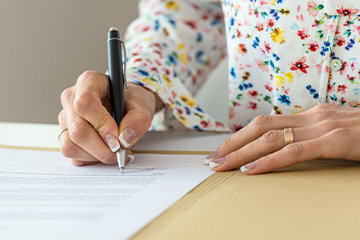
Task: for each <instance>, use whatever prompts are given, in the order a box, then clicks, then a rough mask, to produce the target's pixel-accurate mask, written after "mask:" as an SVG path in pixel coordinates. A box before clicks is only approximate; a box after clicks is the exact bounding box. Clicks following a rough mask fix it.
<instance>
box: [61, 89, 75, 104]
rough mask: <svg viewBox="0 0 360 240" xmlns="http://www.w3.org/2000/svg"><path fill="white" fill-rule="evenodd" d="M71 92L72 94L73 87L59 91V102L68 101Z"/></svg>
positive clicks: (71, 94)
mask: <svg viewBox="0 0 360 240" xmlns="http://www.w3.org/2000/svg"><path fill="white" fill-rule="evenodd" d="M73 94H74V91H73V88H72V87H70V88H67V89H65V90H64V91H63V92H62V93H61V96H60V100H61V102H62V103H67V102H70V99H71V98H72V96H73Z"/></svg>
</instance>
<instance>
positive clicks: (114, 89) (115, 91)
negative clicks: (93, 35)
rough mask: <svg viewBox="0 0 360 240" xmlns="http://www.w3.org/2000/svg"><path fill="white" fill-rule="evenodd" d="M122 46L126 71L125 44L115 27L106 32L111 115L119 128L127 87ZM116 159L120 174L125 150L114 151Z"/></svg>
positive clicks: (122, 168)
mask: <svg viewBox="0 0 360 240" xmlns="http://www.w3.org/2000/svg"><path fill="white" fill-rule="evenodd" d="M123 46H124V56H125V60H124V62H125V67H124V69H126V53H125V44H124V42H123V41H122V40H121V39H120V34H119V32H118V30H117V29H116V28H115V27H112V28H110V30H109V32H108V40H107V49H108V65H109V78H110V81H109V90H110V101H111V113H112V116H113V118H114V119H115V121H116V124H117V125H118V126H119V125H120V122H121V120H122V119H123V117H124V114H125V94H124V86H126V88H127V87H128V86H127V81H126V76H125V74H124V73H123V63H122V52H121V48H122V47H123ZM116 158H117V161H118V164H119V168H120V170H121V172H122V173H123V172H124V169H125V160H126V149H125V148H122V147H120V149H119V150H118V151H116Z"/></svg>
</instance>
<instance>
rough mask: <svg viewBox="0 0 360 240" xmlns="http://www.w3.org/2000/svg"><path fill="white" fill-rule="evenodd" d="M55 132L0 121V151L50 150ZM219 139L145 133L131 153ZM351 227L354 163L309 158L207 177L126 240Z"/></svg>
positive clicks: (332, 231) (319, 233)
mask: <svg viewBox="0 0 360 240" xmlns="http://www.w3.org/2000/svg"><path fill="white" fill-rule="evenodd" d="M58 131H59V129H58V126H57V125H43V124H40V125H36V124H9V123H0V145H15V146H28V147H46V148H50V149H51V150H55V151H56V150H57V149H58V143H57V134H58ZM226 136H227V135H226V134H222V135H218V134H214V133H196V132H194V133H171V134H170V133H149V134H147V135H146V136H145V137H144V138H143V139H142V142H139V144H137V146H135V150H138V151H141V150H151V149H156V150H160V151H166V150H169V149H171V150H189V151H196V150H200V151H203V152H207V151H213V150H214V149H216V147H217V146H213V145H214V144H213V145H211V143H210V142H214V141H209V142H206V139H209V138H216V141H219V144H220V143H221V141H222V140H223V139H226ZM154 138H156V139H160V140H159V141H160V142H161V141H162V143H161V145H160V146H159V145H157V144H155V143H154V141H153V140H154ZM216 141H215V142H216ZM180 143H181V144H180ZM151 144H154V145H151ZM168 147H169V148H168ZM170 147H171V148H170ZM197 147H198V148H197ZM184 177H186V173H184ZM359 225H360V163H358V162H352V161H343V160H316V161H311V162H307V163H302V164H298V165H295V166H292V167H288V168H286V169H282V170H278V171H276V172H273V173H269V174H263V175H257V176H246V175H245V174H243V173H241V172H240V171H239V170H236V171H231V172H225V173H215V174H214V175H212V176H211V177H209V178H208V179H206V180H205V181H204V182H202V183H201V184H200V185H199V186H197V187H196V188H195V189H193V190H192V191H191V192H189V193H188V194H187V195H186V196H184V197H183V198H182V199H181V200H180V201H178V202H177V203H176V204H174V205H173V206H172V207H171V208H169V209H168V210H167V211H165V212H164V213H163V214H162V215H160V216H159V217H158V218H157V219H155V220H154V221H153V222H151V223H150V224H149V225H148V226H146V227H145V228H144V229H143V230H141V231H140V232H139V233H138V234H136V235H135V236H134V237H133V239H276V240H278V239H317V240H318V239H326V240H328V239H347V240H348V239H360V230H359Z"/></svg>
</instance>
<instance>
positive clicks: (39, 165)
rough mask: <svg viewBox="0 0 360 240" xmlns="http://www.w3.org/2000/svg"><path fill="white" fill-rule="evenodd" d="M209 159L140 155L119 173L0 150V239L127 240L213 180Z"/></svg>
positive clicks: (47, 155) (49, 155)
mask: <svg viewBox="0 0 360 240" xmlns="http://www.w3.org/2000/svg"><path fill="white" fill-rule="evenodd" d="M204 158H205V156H199V155H197V156H190V155H153V154H138V155H135V161H134V163H132V164H128V165H126V168H125V172H124V174H121V172H120V170H119V168H118V166H116V165H105V164H97V165H92V166H86V167H74V166H73V165H71V163H70V161H69V160H68V159H66V158H65V157H63V156H62V155H61V154H60V153H59V152H46V151H27V150H12V149H1V148H0V239H2V240H12V239H16V240H21V239H24V240H35V239H36V240H42V239H44V240H45V239H46V240H50V239H61V240H64V239H67V240H70V239H74V240H75V239H76V240H81V239H86V240H92V239H107V240H109V239H116V240H118V239H128V238H130V237H131V236H132V235H134V234H135V233H136V232H138V231H139V230H140V229H141V228H143V227H144V226H145V225H146V224H148V223H149V222H150V221H151V220H153V219H154V218H156V217H157V216H158V215H159V214H161V213H162V212H163V211H165V210H166V209H167V208H168V207H170V206H171V205H172V204H174V203H175V202H176V201H178V200H179V199H180V198H181V197H182V196H184V195H185V194H186V193H187V192H189V191H190V190H191V189H192V188H194V187H195V186H196V185H198V184H199V183H200V182H202V181H203V180H204V179H206V178H207V177H209V176H210V175H211V174H212V173H213V171H212V170H211V169H210V168H209V167H208V166H206V165H205V164H204V162H203V159H204Z"/></svg>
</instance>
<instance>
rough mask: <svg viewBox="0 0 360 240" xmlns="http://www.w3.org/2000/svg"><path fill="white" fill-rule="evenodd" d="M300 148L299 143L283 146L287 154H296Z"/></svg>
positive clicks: (299, 151)
mask: <svg viewBox="0 0 360 240" xmlns="http://www.w3.org/2000/svg"><path fill="white" fill-rule="evenodd" d="M302 149H303V147H302V144H301V143H291V144H289V145H287V146H286V147H285V148H284V151H285V153H286V154H287V155H288V156H298V155H299V154H300V153H301V151H302Z"/></svg>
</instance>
